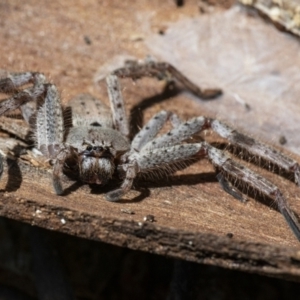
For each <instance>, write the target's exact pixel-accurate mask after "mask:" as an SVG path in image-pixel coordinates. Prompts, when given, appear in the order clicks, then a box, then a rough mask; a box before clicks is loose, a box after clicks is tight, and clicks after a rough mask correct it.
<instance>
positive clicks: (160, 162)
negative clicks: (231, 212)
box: [106, 143, 206, 201]
mask: <svg viewBox="0 0 300 300" xmlns="http://www.w3.org/2000/svg"><path fill="white" fill-rule="evenodd" d="M201 157H206V150H205V145H204V143H197V144H181V145H175V146H170V147H164V148H156V149H145V150H144V148H142V150H141V151H140V152H139V153H135V154H133V155H132V156H129V157H128V163H127V164H123V165H121V166H120V168H121V169H122V171H123V172H125V179H124V181H123V183H122V185H121V187H120V188H119V189H116V190H114V191H111V192H109V193H107V194H106V199H107V200H109V201H118V200H119V199H120V198H121V197H122V196H124V195H125V194H126V193H127V192H128V191H129V190H130V189H131V187H132V183H133V180H134V179H135V178H136V176H137V175H138V174H139V173H147V172H152V171H155V170H158V169H169V168H170V165H172V166H176V164H177V165H180V164H181V163H182V162H186V161H188V160H191V159H200V158H201Z"/></svg>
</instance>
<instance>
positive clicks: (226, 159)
mask: <svg viewBox="0 0 300 300" xmlns="http://www.w3.org/2000/svg"><path fill="white" fill-rule="evenodd" d="M206 149H207V156H208V158H209V159H210V161H211V162H212V164H213V165H214V166H215V167H217V168H218V169H221V170H222V171H223V172H225V173H226V174H228V175H231V176H233V177H237V178H238V179H239V180H242V181H243V182H245V183H246V184H247V185H249V186H252V187H253V188H254V189H256V190H258V191H260V192H261V193H262V194H264V195H266V196H268V197H270V198H271V199H273V200H274V201H275V203H276V204H277V206H278V209H279V211H280V212H281V214H282V215H283V216H284V218H285V220H286V222H287V223H288V225H289V226H290V228H291V229H292V231H293V232H294V234H295V236H296V237H297V239H298V240H300V224H299V222H298V220H297V217H296V216H295V214H294V212H293V211H292V210H291V209H290V207H289V205H288V203H287V200H286V199H285V198H284V196H283V195H282V193H281V191H280V190H279V188H278V187H277V186H276V185H274V184H273V183H272V182H270V181H268V180H267V179H265V178H263V177H261V176H259V175H258V174H256V173H255V172H253V171H251V170H250V169H248V168H246V167H244V166H243V165H241V164H239V163H237V162H235V161H233V160H232V159H231V158H230V156H228V155H226V154H225V153H224V152H223V151H221V150H219V149H217V148H214V147H212V146H210V145H208V144H206Z"/></svg>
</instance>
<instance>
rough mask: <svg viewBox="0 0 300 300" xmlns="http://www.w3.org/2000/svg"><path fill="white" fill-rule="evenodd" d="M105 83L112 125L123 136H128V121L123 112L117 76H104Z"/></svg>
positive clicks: (122, 101)
mask: <svg viewBox="0 0 300 300" xmlns="http://www.w3.org/2000/svg"><path fill="white" fill-rule="evenodd" d="M106 83H107V91H108V96H109V100H110V106H111V111H112V117H113V123H114V126H115V128H116V129H117V130H118V131H120V132H121V133H122V134H123V135H124V136H126V137H128V136H129V134H130V130H129V122H128V118H127V116H126V112H125V107H124V100H123V96H122V93H121V87H120V83H119V80H118V77H117V76H115V75H109V76H107V77H106Z"/></svg>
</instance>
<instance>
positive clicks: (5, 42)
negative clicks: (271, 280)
mask: <svg viewBox="0 0 300 300" xmlns="http://www.w3.org/2000/svg"><path fill="white" fill-rule="evenodd" d="M38 3H39V4H38ZM41 3H42V2H37V1H35V0H32V1H29V2H27V3H26V5H25V4H19V2H18V1H7V2H4V3H3V4H1V10H0V25H1V29H2V30H1V32H0V42H1V45H2V46H1V49H0V54H1V68H2V69H8V70H13V71H24V70H36V71H41V72H44V73H45V74H46V75H47V76H49V77H50V78H51V81H52V82H54V83H56V84H57V86H58V88H59V89H60V90H61V91H62V97H63V99H64V102H65V103H67V101H68V100H69V99H70V98H72V97H73V96H75V95H76V94H78V93H83V92H90V93H93V94H94V95H96V96H101V97H103V98H105V97H106V95H105V90H104V88H103V86H101V87H102V89H99V86H98V85H96V84H94V83H93V79H94V76H95V74H96V73H97V71H98V69H99V68H100V67H101V65H103V64H105V63H106V62H107V60H109V59H110V58H111V57H112V56H114V55H119V54H123V55H124V53H125V54H127V55H131V56H137V57H139V58H142V57H144V56H145V55H146V54H148V53H147V50H146V47H145V45H144V44H143V38H144V37H145V35H146V34H147V32H148V30H150V31H152V32H155V31H156V32H158V31H161V30H164V28H165V27H166V26H167V25H168V22H172V21H176V20H178V19H180V18H184V17H186V16H196V15H197V16H198V9H197V6H196V4H193V3H187V4H186V5H185V6H184V7H183V8H180V9H178V8H176V6H175V4H174V6H172V4H173V3H172V2H166V3H164V4H160V1H152V2H151V3H150V2H148V1H139V4H138V5H137V6H134V7H133V4H132V3H133V2H132V1H129V0H128V1H122V2H120V1H101V2H97V1H92V0H90V1H84V2H78V4H77V5H76V6H72V5H71V4H70V3H68V2H67V1H66V2H64V3H65V4H59V2H58V1H52V2H51V3H48V2H47V5H46V2H45V5H42V4H41ZM64 5H65V6H64ZM133 10H134V11H139V12H140V14H139V13H133ZM128 16H131V18H129V17H128ZM147 17H148V19H147ZM141 20H142V21H141ZM142 25H144V26H145V28H142V29H141V26H142ZM87 40H90V42H86V41H87ZM123 87H124V90H125V97H126V99H127V104H128V107H129V108H130V107H131V108H132V107H133V106H135V105H137V104H138V103H139V102H141V101H142V99H144V102H143V103H144V107H147V109H146V110H145V118H148V117H149V116H150V115H152V114H153V113H154V112H157V111H158V110H160V109H171V110H174V111H176V112H177V113H180V115H181V116H183V117H185V118H187V117H191V116H195V115H200V114H205V110H202V109H200V107H199V106H198V105H196V104H195V103H194V102H192V101H191V99H189V98H188V97H187V96H185V95H179V96H177V97H174V99H172V101H161V102H157V103H155V101H154V100H157V99H158V98H157V97H154V96H156V95H158V94H159V93H160V92H161V90H162V88H163V86H162V84H159V83H157V82H155V81H151V80H143V81H141V82H139V84H138V85H136V86H135V85H133V84H131V83H130V81H125V82H124V83H123ZM151 97H154V98H151ZM145 99H146V100H145ZM147 99H148V100H147ZM148 103H150V104H149V105H148ZM152 103H153V104H152ZM148 106H149V107H148ZM211 139H212V140H214V139H215V137H214V136H212V137H211ZM2 144H3V141H2ZM9 163H10V168H9V171H8V172H7V170H8V168H7V167H6V172H5V175H4V176H3V178H2V180H1V182H0V188H1V200H0V215H1V216H5V217H7V218H12V219H16V220H19V221H22V222H26V223H30V224H32V225H36V226H41V227H44V228H48V229H50V230H57V231H61V232H65V233H68V234H71V235H76V236H81V237H85V238H89V239H94V240H100V241H104V242H107V243H112V244H115V245H120V246H124V247H129V248H132V249H139V250H144V251H148V252H151V253H157V254H160V255H167V256H172V257H177V258H182V259H187V260H191V261H196V262H201V263H206V264H212V265H218V266H223V267H226V268H230V269H238V270H245V271H251V272H257V273H260V274H266V275H271V276H280V277H283V278H286V279H293V280H299V278H300V268H299V261H300V254H299V243H298V242H297V240H296V239H295V237H294V236H293V234H292V233H291V231H290V230H289V228H288V226H287V225H286V223H285V221H284V219H283V217H282V216H281V215H280V214H279V213H278V212H277V211H276V210H275V209H273V208H270V207H269V206H266V205H264V204H263V203H260V202H258V201H255V200H253V199H250V201H248V202H247V203H246V204H243V203H240V202H238V201H237V200H236V199H233V198H232V197H231V196H229V195H227V194H226V193H225V192H224V191H222V190H221V188H220V187H219V184H218V182H217V181H216V178H215V175H216V174H215V172H214V169H213V168H212V166H211V165H210V164H209V163H208V162H206V161H203V162H199V163H197V164H195V165H193V166H190V167H189V168H188V169H186V170H185V171H183V172H180V173H178V174H177V175H175V176H174V177H172V178H169V179H165V180H160V181H159V182H155V181H154V180H153V181H152V180H151V181H148V182H142V181H140V182H139V183H137V190H134V191H131V192H130V193H129V194H128V195H127V196H126V199H125V200H124V201H122V202H120V203H109V202H107V201H106V200H105V199H104V197H103V192H104V191H106V190H109V189H110V188H113V186H112V185H110V186H108V187H106V188H104V189H103V190H101V189H97V190H91V189H90V188H89V187H88V186H81V187H79V186H76V184H72V183H70V182H66V183H65V186H66V187H67V188H68V189H67V191H68V195H66V196H63V197H59V196H56V195H55V194H54V193H53V189H52V185H51V173H50V170H49V169H47V168H44V167H41V166H39V167H38V164H36V165H37V167H34V166H32V164H30V163H28V161H27V162H26V161H24V159H23V160H19V161H18V163H14V162H11V161H10V162H9ZM262 174H263V175H264V176H267V177H268V178H269V179H271V180H272V181H274V182H276V183H277V184H278V185H279V186H280V188H281V189H282V190H283V191H284V193H285V195H286V196H287V197H288V199H289V201H290V203H291V206H292V208H293V209H294V210H295V211H296V212H300V205H299V204H298V203H299V201H297V200H299V199H297V198H298V197H297V195H298V194H299V193H298V189H297V187H295V186H294V184H293V183H291V182H290V181H288V180H285V179H283V178H281V177H278V176H276V175H274V174H272V173H268V172H266V171H262ZM297 202H298V203H297ZM130 212H132V214H130ZM147 215H153V216H154V218H155V222H153V223H151V222H149V221H145V217H146V216H147Z"/></svg>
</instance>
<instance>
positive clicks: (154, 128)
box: [131, 110, 173, 151]
mask: <svg viewBox="0 0 300 300" xmlns="http://www.w3.org/2000/svg"><path fill="white" fill-rule="evenodd" d="M172 116H173V114H172V113H171V112H167V111H164V110H163V111H160V112H159V113H157V114H156V115H154V116H153V117H152V118H151V119H150V121H149V122H148V123H147V124H146V125H145V126H144V127H143V128H142V129H141V130H140V132H139V133H138V134H137V135H136V136H135V137H134V138H133V140H132V143H131V149H132V150H133V151H140V150H141V149H142V147H144V146H145V145H146V144H147V143H148V142H149V141H151V140H153V139H154V138H155V137H156V135H157V134H158V132H159V131H160V130H161V129H162V127H163V125H164V124H165V123H166V122H167V120H168V119H169V118H170V117H172Z"/></svg>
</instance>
